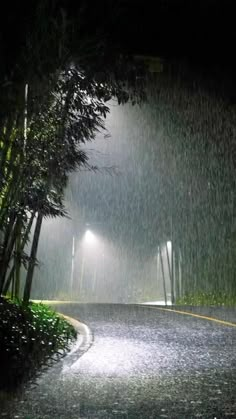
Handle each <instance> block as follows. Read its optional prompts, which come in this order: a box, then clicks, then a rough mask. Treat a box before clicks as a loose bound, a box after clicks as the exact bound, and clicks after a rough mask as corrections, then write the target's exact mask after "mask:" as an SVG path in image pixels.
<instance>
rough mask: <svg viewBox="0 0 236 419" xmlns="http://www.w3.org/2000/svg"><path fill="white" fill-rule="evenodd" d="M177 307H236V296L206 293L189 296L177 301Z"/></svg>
mask: <svg viewBox="0 0 236 419" xmlns="http://www.w3.org/2000/svg"><path fill="white" fill-rule="evenodd" d="M176 304H177V305H191V306H208V307H209V306H215V307H220V306H222V307H236V294H234V295H233V294H232V295H230V294H226V293H224V292H223V293H220V292H217V293H204V292H198V293H195V294H187V295H184V296H183V297H181V298H178V300H177V301H176Z"/></svg>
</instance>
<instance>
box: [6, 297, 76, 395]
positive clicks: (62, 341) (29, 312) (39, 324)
mask: <svg viewBox="0 0 236 419" xmlns="http://www.w3.org/2000/svg"><path fill="white" fill-rule="evenodd" d="M75 338H76V332H75V330H74V328H73V327H72V326H71V325H70V324H69V323H67V322H66V321H65V320H64V319H63V318H61V317H60V316H59V315H58V314H57V313H55V312H54V311H52V310H51V309H50V308H49V307H47V306H46V305H44V304H36V303H30V304H29V305H28V306H27V307H24V306H23V305H22V304H21V303H20V302H13V301H10V300H6V299H4V298H2V297H0V390H13V389H16V388H17V387H18V386H19V385H20V384H22V383H23V382H25V381H26V380H28V379H30V378H33V377H34V376H35V374H36V372H37V371H38V370H39V369H40V367H43V366H49V365H51V364H52V362H53V361H55V360H57V359H58V358H60V357H62V356H63V355H64V354H65V353H66V351H67V350H68V349H69V346H70V344H71V343H72V341H73V340H74V339H75Z"/></svg>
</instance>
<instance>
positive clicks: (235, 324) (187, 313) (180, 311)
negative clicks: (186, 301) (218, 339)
mask: <svg viewBox="0 0 236 419" xmlns="http://www.w3.org/2000/svg"><path fill="white" fill-rule="evenodd" d="M144 307H145V306H144ZM146 307H149V308H154V309H155V310H162V311H169V312H173V313H178V314H185V315H186V316H192V317H197V318H199V319H204V320H209V321H211V322H215V323H219V324H223V325H224V326H231V327H236V323H232V322H227V321H225V320H219V319H216V318H215V317H208V316H203V315H202V314H195V313H190V312H189V311H182V310H174V309H171V308H162V307H153V306H152V307H151V306H148V305H147V306H146Z"/></svg>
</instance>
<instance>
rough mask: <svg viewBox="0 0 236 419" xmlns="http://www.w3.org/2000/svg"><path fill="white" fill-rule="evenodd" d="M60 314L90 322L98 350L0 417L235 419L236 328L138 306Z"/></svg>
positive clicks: (67, 309)
mask: <svg viewBox="0 0 236 419" xmlns="http://www.w3.org/2000/svg"><path fill="white" fill-rule="evenodd" d="M57 309H58V310H59V311H61V312H64V314H67V315H70V316H72V317H74V318H77V319H80V320H81V321H83V322H85V323H86V324H87V325H88V326H89V327H90V329H91V330H92V332H93V336H94V342H93V345H92V346H91V347H90V349H89V350H88V351H87V352H86V353H84V354H83V356H82V357H80V358H79V359H77V360H74V362H73V363H72V365H71V364H70V365H69V366H68V364H67V362H66V359H65V360H63V361H60V362H59V363H58V364H56V365H55V366H54V367H53V368H51V369H49V370H48V371H47V372H45V373H43V374H42V375H41V376H40V378H39V379H38V380H37V383H36V385H32V384H31V385H28V386H27V387H26V388H25V389H24V391H23V392H22V393H20V394H19V395H18V396H17V397H16V398H15V400H13V401H11V403H8V404H7V405H6V406H5V407H4V409H1V410H0V417H5V418H6V417H7V418H21V419H22V418H24V419H43V418H45V419H46V418H48V419H54V418H55V419H60V418H61V419H62V418H63V419H70V418H71V419H79V418H103V419H108V418H117V419H118V418H119V419H125V418H132V419H135V418H150V419H151V418H160V419H162V418H173V419H178V418H180V419H182V418H183V419H184V418H186V419H191V418H204V419H208V418H209V419H220V418H221V419H222V418H236V328H234V327H228V326H224V325H220V324H217V323H215V322H211V321H207V320H204V319H198V318H195V317H194V318H193V317H191V316H186V315H181V314H177V313H174V312H169V311H161V310H155V309H151V308H148V307H140V306H127V305H92V304H74V305H64V306H60V307H57Z"/></svg>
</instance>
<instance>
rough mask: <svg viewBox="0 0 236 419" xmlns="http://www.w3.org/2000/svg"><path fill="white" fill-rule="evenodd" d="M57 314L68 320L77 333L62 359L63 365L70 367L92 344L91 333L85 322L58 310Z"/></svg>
mask: <svg viewBox="0 0 236 419" xmlns="http://www.w3.org/2000/svg"><path fill="white" fill-rule="evenodd" d="M58 314H59V315H60V316H61V317H63V318H64V319H65V320H66V321H68V323H70V324H71V325H72V326H73V327H74V329H75V331H76V333H77V339H76V342H75V343H73V344H72V347H71V350H70V352H69V353H68V354H67V355H66V356H65V358H64V359H63V364H64V367H66V368H70V367H71V366H72V365H73V364H74V363H75V362H76V361H77V360H78V358H80V357H81V356H82V355H83V354H84V353H85V352H87V351H88V350H89V348H90V347H91V346H92V344H93V334H92V331H91V330H90V329H89V327H88V326H87V325H86V324H84V323H81V322H80V321H78V320H76V319H74V318H73V317H69V316H66V315H65V314H63V313H59V312H58Z"/></svg>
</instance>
